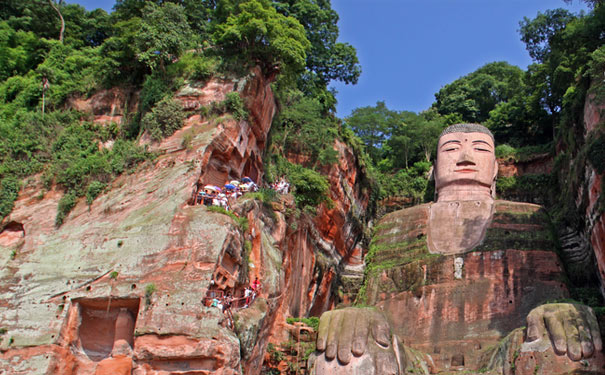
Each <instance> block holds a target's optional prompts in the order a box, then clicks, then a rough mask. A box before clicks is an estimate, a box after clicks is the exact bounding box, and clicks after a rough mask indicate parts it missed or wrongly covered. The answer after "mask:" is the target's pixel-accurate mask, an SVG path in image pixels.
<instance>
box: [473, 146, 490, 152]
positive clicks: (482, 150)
mask: <svg viewBox="0 0 605 375" xmlns="http://www.w3.org/2000/svg"><path fill="white" fill-rule="evenodd" d="M475 151H479V152H491V151H490V150H488V149H486V148H478V147H477V148H475Z"/></svg>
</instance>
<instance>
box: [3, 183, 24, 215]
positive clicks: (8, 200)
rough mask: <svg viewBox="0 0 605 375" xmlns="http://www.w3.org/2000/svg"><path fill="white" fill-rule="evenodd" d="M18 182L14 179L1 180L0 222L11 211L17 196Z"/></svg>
mask: <svg viewBox="0 0 605 375" xmlns="http://www.w3.org/2000/svg"><path fill="white" fill-rule="evenodd" d="M19 187H20V184H19V181H18V180H17V179H16V178H14V177H8V178H4V179H2V182H0V220H2V219H4V218H5V217H6V216H7V215H8V214H9V213H10V212H11V211H12V210H13V205H14V202H15V200H16V199H17V195H18V194H19Z"/></svg>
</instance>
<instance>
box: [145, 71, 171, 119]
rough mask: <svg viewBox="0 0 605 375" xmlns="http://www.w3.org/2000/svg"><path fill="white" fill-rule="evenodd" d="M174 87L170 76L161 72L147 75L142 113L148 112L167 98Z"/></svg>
mask: <svg viewBox="0 0 605 375" xmlns="http://www.w3.org/2000/svg"><path fill="white" fill-rule="evenodd" d="M173 89H174V85H173V83H172V82H171V81H170V79H169V78H168V77H165V76H162V75H161V74H150V75H149V76H147V78H146V79H145V82H144V83H143V88H142V90H141V101H140V106H141V113H146V112H148V111H149V110H151V108H153V106H154V105H156V103H158V102H160V101H162V99H166V98H167V97H168V96H169V95H170V94H171V93H172V91H173Z"/></svg>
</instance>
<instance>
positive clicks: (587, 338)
mask: <svg viewBox="0 0 605 375" xmlns="http://www.w3.org/2000/svg"><path fill="white" fill-rule="evenodd" d="M576 326H577V327H578V335H579V338H580V348H581V349H582V358H590V357H592V354H593V353H594V345H593V343H592V335H591V333H590V327H589V326H588V322H587V321H586V311H584V309H582V314H580V316H579V317H578V319H577V320H576Z"/></svg>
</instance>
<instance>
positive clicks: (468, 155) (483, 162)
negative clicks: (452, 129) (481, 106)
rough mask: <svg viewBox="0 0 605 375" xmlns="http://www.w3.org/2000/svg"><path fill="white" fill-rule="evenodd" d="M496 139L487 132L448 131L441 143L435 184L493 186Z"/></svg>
mask: <svg viewBox="0 0 605 375" xmlns="http://www.w3.org/2000/svg"><path fill="white" fill-rule="evenodd" d="M494 151H495V147H494V141H493V139H492V137H490V136H489V135H488V134H485V133H478V132H477V133H462V132H456V133H449V134H444V135H443V136H442V137H441V138H440V139H439V143H438V145H437V163H436V168H435V188H436V190H437V192H439V191H440V190H441V189H443V188H447V189H449V188H452V189H455V188H457V187H461V188H463V187H468V188H473V187H474V186H475V187H486V188H491V186H492V184H493V182H494V179H495V178H496V174H497V173H498V163H497V161H496V155H495V153H494Z"/></svg>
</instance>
